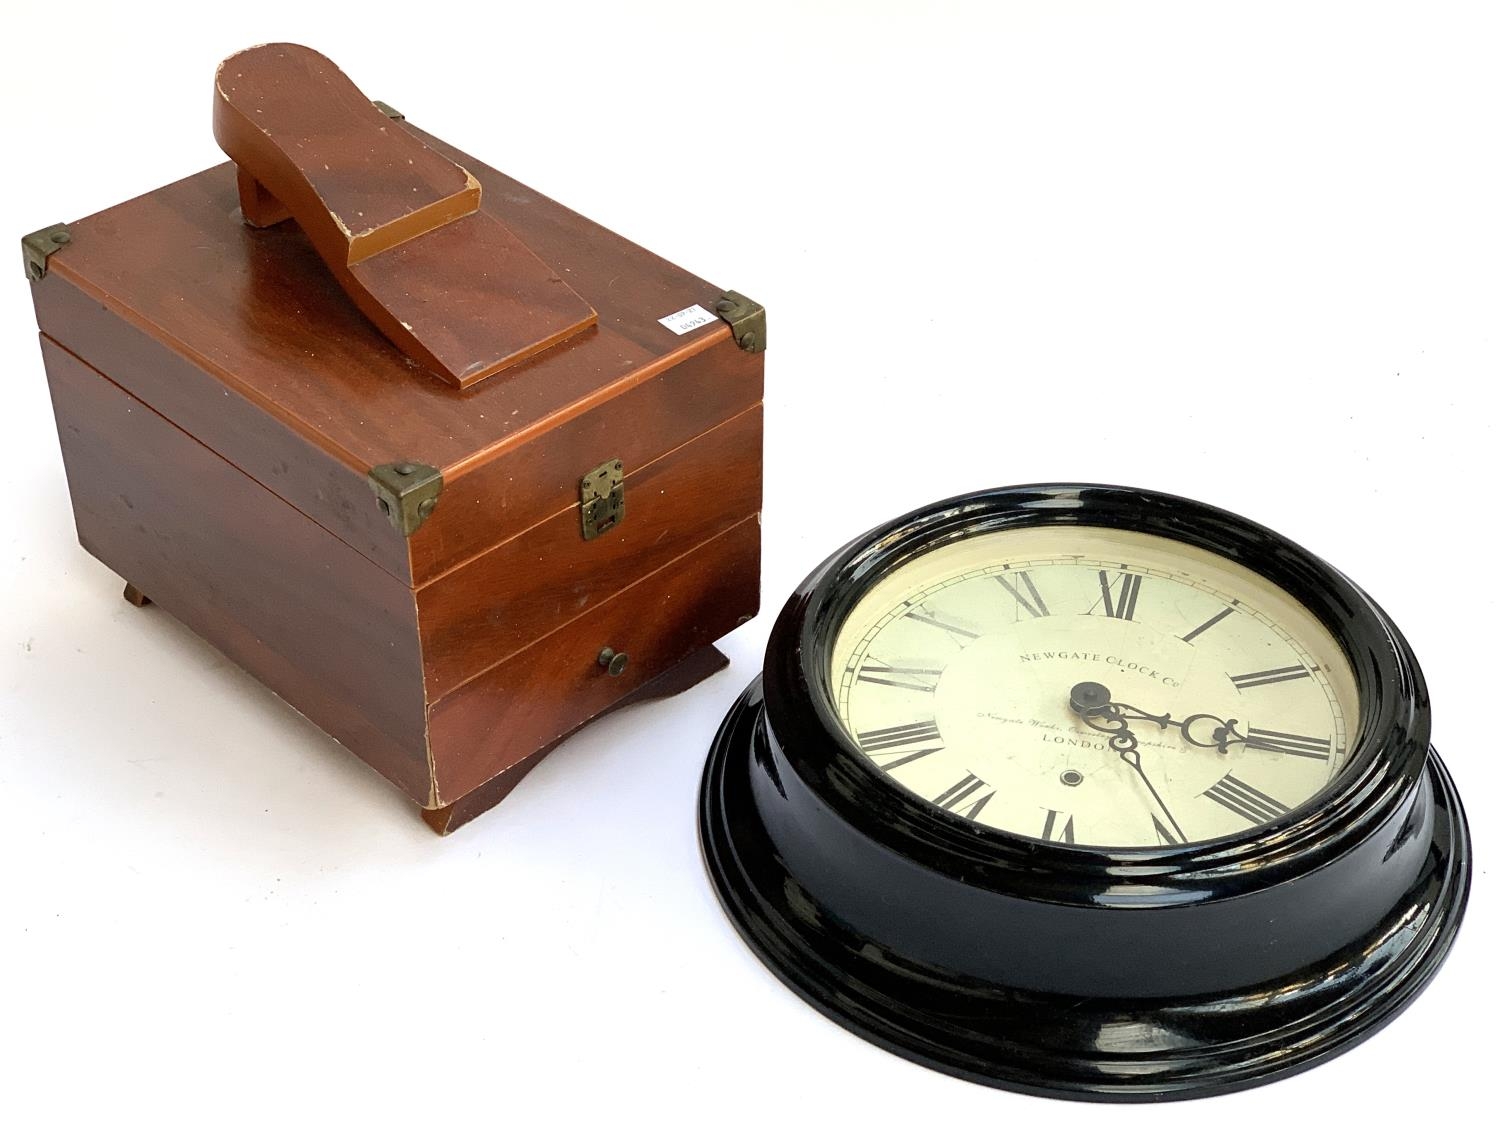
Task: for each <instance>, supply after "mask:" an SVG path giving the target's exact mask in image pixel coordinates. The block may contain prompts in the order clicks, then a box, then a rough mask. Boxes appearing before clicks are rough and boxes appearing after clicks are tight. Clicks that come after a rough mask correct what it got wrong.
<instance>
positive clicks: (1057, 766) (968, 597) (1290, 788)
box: [830, 525, 1358, 847]
mask: <svg viewBox="0 0 1500 1132" xmlns="http://www.w3.org/2000/svg"><path fill="white" fill-rule="evenodd" d="M830 675H831V677H832V681H833V687H834V689H835V693H836V702H837V708H838V712H839V715H840V717H841V718H842V720H843V722H844V725H845V727H846V728H847V729H848V731H849V734H850V735H851V736H852V737H853V738H854V740H855V742H856V743H857V745H858V746H859V747H860V749H861V750H862V751H863V752H864V754H865V756H866V757H867V758H869V760H870V761H871V763H872V764H873V765H874V766H876V767H877V768H878V769H879V770H880V771H882V772H883V773H884V774H886V775H888V776H889V777H890V779H891V781H893V782H895V783H897V784H899V785H900V786H901V787H903V788H904V789H906V790H909V791H911V792H912V793H914V794H916V795H918V796H920V797H922V798H924V799H926V800H927V801H928V802H929V803H931V804H932V805H934V806H936V807H939V808H941V809H944V810H947V811H949V812H950V813H953V814H956V815H959V816H960V817H963V818H966V819H968V820H969V821H973V822H977V823H979V824H982V825H986V826H992V827H994V828H997V829H1002V830H1006V831H1008V832H1011V833H1015V834H1020V835H1023V836H1026V837H1031V838H1035V839H1037V840H1041V841H1050V842H1056V843H1062V844H1074V845H1092V846H1112V847H1142V846H1156V845H1172V844H1184V843H1190V842H1198V841H1205V840H1210V839H1214V838H1218V837H1222V836H1225V835H1229V834H1235V833H1242V832H1244V831H1247V830H1254V829H1257V828H1259V827H1261V826H1264V825H1267V824H1269V823H1271V822H1273V821H1276V820H1277V819H1279V818H1280V817H1282V816H1283V815H1285V814H1287V813H1289V812H1290V811H1292V810H1294V809H1296V808H1297V807H1299V806H1301V805H1302V804H1304V803H1306V802H1307V801H1309V800H1310V799H1312V798H1313V797H1315V796H1316V795H1317V794H1319V793H1320V792H1321V791H1322V790H1323V789H1324V788H1326V787H1327V786H1328V785H1329V783H1330V782H1331V781H1332V780H1333V779H1334V778H1335V777H1336V776H1337V775H1338V774H1339V772H1340V770H1341V768H1342V767H1343V765H1344V763H1345V760H1346V756H1347V752H1348V751H1349V749H1350V746H1351V744H1352V742H1353V739H1354V736H1353V735H1351V734H1350V728H1351V726H1352V721H1354V720H1356V719H1357V718H1358V699H1357V693H1356V690H1355V680H1354V676H1353V674H1352V672H1351V670H1350V667H1349V664H1348V661H1347V659H1346V658H1345V656H1344V654H1343V652H1342V651H1341V650H1340V648H1339V647H1338V645H1337V644H1336V643H1335V642H1334V640H1333V638H1332V636H1331V635H1330V634H1329V632H1328V630H1327V629H1326V628H1324V626H1323V625H1322V624H1321V623H1320V622H1319V621H1318V620H1317V619H1316V618H1315V617H1314V616H1313V615H1312V614H1311V613H1310V612H1309V611H1308V610H1307V609H1306V608H1305V607H1304V606H1302V605H1301V604H1299V603H1298V602H1297V601H1295V600H1294V599H1293V598H1291V597H1290V596H1289V595H1288V594H1286V593H1285V592H1284V591H1282V590H1281V589H1279V588H1277V587H1275V586H1273V585H1272V584H1271V583H1269V582H1267V581H1266V580H1265V579H1264V578H1262V577H1260V576H1259V575H1258V574H1255V573H1254V572H1252V571H1250V570H1247V569H1246V568H1244V567H1243V566H1240V565H1238V564H1237V563H1235V562H1232V561H1231V560H1229V559H1227V558H1223V557H1220V556H1218V555H1214V554H1211V553H1209V552H1206V551H1202V550H1199V549H1197V548H1194V547H1190V546H1188V545H1186V544H1183V543H1178V542H1175V541H1173V540H1170V539H1166V538H1161V537H1158V536H1154V535H1147V534H1142V533H1137V532H1132V531H1124V530H1115V529H1109V528H1096V527H1078V526H1067V525H1048V526H1038V527H1025V528H1019V529H1014V530H1008V531H1000V532H994V533H989V534H982V535H976V536H973V537H970V538H967V539H964V540H962V541H959V542H956V543H952V544H949V545H947V546H944V547H942V548H940V549H937V550H933V551H930V552H928V553H925V554H921V555H919V556H917V557H915V558H913V559H911V560H910V561H908V562H906V563H905V564H903V565H902V566H900V567H898V568H897V569H895V570H894V571H892V572H891V573H890V574H888V575H887V576H886V577H884V578H883V579H882V580H881V581H880V582H878V583H877V584H876V585H875V586H873V587H872V588H871V589H870V590H869V592H867V593H866V594H864V595H863V597H862V598H861V599H860V600H859V601H858V602H857V603H856V604H855V606H854V607H853V609H852V610H851V612H850V613H849V615H848V616H847V618H846V619H845V621H844V623H843V625H842V627H841V628H840V630H839V632H838V635H837V638H836V641H835V644H834V649H833V659H832V671H831V674H830Z"/></svg>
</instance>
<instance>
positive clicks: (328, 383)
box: [29, 108, 764, 585]
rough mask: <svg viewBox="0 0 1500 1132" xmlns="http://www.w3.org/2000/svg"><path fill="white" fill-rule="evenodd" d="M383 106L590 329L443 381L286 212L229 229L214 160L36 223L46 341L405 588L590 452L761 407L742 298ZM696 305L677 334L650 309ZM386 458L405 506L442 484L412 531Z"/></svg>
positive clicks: (555, 498) (540, 514)
mask: <svg viewBox="0 0 1500 1132" xmlns="http://www.w3.org/2000/svg"><path fill="white" fill-rule="evenodd" d="M383 109H384V111H385V112H386V113H387V114H388V115H390V116H389V117H386V118H384V119H383V121H385V122H387V123H388V126H389V129H391V130H399V131H404V132H405V134H406V135H407V136H408V139H409V140H410V141H411V142H415V143H418V144H420V145H421V146H423V147H424V148H430V151H431V152H433V153H434V154H436V155H440V156H441V157H442V158H446V159H447V160H449V161H451V162H455V163H457V165H459V166H461V168H462V169H463V170H466V171H467V172H468V174H470V176H471V178H472V180H473V181H475V182H477V184H478V186H479V188H480V189H481V195H480V199H479V202H478V211H479V212H480V213H481V214H483V216H484V217H485V218H488V219H491V220H494V221H498V222H499V224H501V225H503V226H504V228H505V229H508V230H509V232H510V233H513V234H514V236H515V237H516V238H517V239H518V240H519V241H520V242H521V243H522V244H524V247H525V249H529V251H530V252H531V253H533V254H534V256H535V257H536V259H537V260H539V261H540V262H541V264H544V265H545V267H546V269H549V270H550V274H549V275H548V276H547V278H546V282H547V283H549V284H550V285H551V286H553V287H556V288H559V289H562V290H566V289H571V291H572V292H573V293H575V294H576V296H578V297H579V298H580V299H581V300H582V301H583V303H584V304H586V307H584V308H583V309H588V308H591V309H592V311H593V312H596V314H597V319H596V320H590V321H591V323H592V324H591V325H587V326H585V327H583V328H582V329H578V330H576V331H575V332H573V333H571V334H569V335H568V336H566V337H564V338H563V340H561V341H559V342H557V343H556V344H552V345H550V346H547V347H546V348H542V349H540V352H536V353H533V354H532V355H531V356H529V357H525V358H524V359H523V360H520V361H517V362H515V363H514V364H511V365H509V366H508V367H507V368H504V369H503V370H501V371H500V372H498V373H495V374H494V375H493V376H488V377H486V378H484V379H483V380H480V381H477V382H476V383H473V384H471V385H469V387H468V388H459V387H456V386H455V385H452V384H449V383H446V382H445V381H444V380H441V379H440V378H439V377H437V376H435V375H434V374H433V373H432V372H430V371H429V370H428V369H426V368H424V367H423V366H422V365H421V364H419V363H418V362H416V361H413V360H411V358H410V357H409V356H408V353H406V352H403V350H402V349H399V348H398V347H397V346H396V345H395V344H393V342H392V341H391V340H389V338H388V337H387V335H386V334H383V333H382V332H381V330H380V329H377V327H376V326H375V325H374V323H372V321H371V320H370V319H369V318H367V317H366V315H365V314H363V313H361V310H360V308H359V307H357V306H356V305H355V302H354V301H352V300H351V297H350V295H349V294H348V293H346V288H345V287H344V286H341V285H340V281H339V279H337V278H335V274H334V273H333V272H332V271H331V270H330V269H329V267H328V265H327V263H326V262H325V259H326V257H320V254H319V251H318V249H317V248H316V247H315V246H314V242H313V240H312V239H310V237H309V234H308V232H306V231H304V228H303V226H301V225H299V224H298V223H294V222H282V223H273V224H270V225H269V226H265V227H252V226H250V225H249V224H247V223H246V222H245V217H244V216H243V215H242V200H243V199H244V191H245V188H246V186H245V185H244V184H242V183H237V178H236V167H235V165H234V164H233V163H226V164H224V165H220V166H218V167H215V168H212V169H208V170H205V171H204V172H201V173H198V174H195V175H193V176H190V177H187V178H185V179H183V180H181V181H178V182H176V183H175V184H171V185H167V186H165V187H164V188H161V189H158V190H156V191H154V192H151V193H147V194H146V195H144V196H141V197H138V198H136V199H134V200H131V201H127V202H126V203H124V204H120V205H117V206H115V207H113V208H110V209H106V210H105V211H103V212H100V213H97V214H95V215H93V216H90V217H88V218H86V219H84V220H81V221H78V222H76V223H73V224H70V225H68V226H67V227H66V229H65V230H62V229H55V230H44V231H43V233H40V234H38V235H39V236H41V237H42V240H43V246H42V251H43V253H50V254H42V255H39V256H31V257H30V258H31V260H32V263H31V264H30V265H29V266H31V270H32V274H33V276H34V277H36V276H38V275H40V276H41V277H40V278H37V279H36V283H35V286H34V288H33V294H34V299H35V303H36V308H37V320H38V324H39V326H40V328H41V331H42V333H43V334H45V335H47V336H48V337H50V338H52V339H53V340H55V341H57V342H58V343H59V344H60V345H62V346H63V347H64V348H66V349H67V350H69V351H70V352H72V353H73V354H74V355H76V356H77V357H79V358H80V359H81V360H83V361H84V362H86V363H88V364H89V365H91V366H93V367H94V368H95V369H97V370H99V371H100V372H102V373H104V374H105V375H106V376H108V377H109V378H110V379H111V380H112V381H114V382H116V383H118V384H119V385H121V386H122V387H124V388H125V389H126V390H127V391H128V392H130V393H131V394H132V395H134V396H135V397H137V398H139V399H140V400H142V401H144V402H145V403H146V404H148V405H150V406H151V407H152V408H153V409H155V410H156V411H158V412H159V413H161V414H162V415H163V416H165V417H167V418H168V419H170V420H171V421H173V422H174V423H175V424H177V425H178V426H179V427H180V428H182V429H184V430H186V431H187V432H189V433H190V434H192V435H193V436H195V437H196V438H197V439H198V440H200V441H201V442H202V443H204V444H205V445H207V446H208V447H210V448H212V449H213V450H214V451H216V452H217V453H219V455H221V456H223V457H224V458H225V459H227V460H229V461H230V462H231V463H233V464H235V465H236V466H237V467H239V468H240V469H241V470H242V471H244V472H245V473H246V474H248V475H250V476H251V477H253V478H254V479H256V480H257V481H259V482H260V483H261V484H262V485H263V486H265V487H267V488H269V489H270V490H272V491H274V492H276V493H277V494H278V495H280V496H281V497H282V498H283V499H284V500H286V501H287V502H288V503H290V504H291V505H293V506H295V507H297V508H298V509H299V510H301V511H302V512H304V513H305V514H307V515H308V516H309V517H310V518H312V519H314V520H315V521H317V522H318V523H320V524H321V525H323V526H324V527H325V528H327V529H328V530H330V531H332V532H333V533H334V534H336V535H337V536H338V537H339V538H341V539H342V540H344V541H345V542H347V543H349V544H350V545H351V546H352V547H354V548H355V549H356V550H358V551H359V552H360V553H362V554H364V555H366V556H367V557H369V558H370V559H372V560H373V561H375V562H376V563H377V564H379V565H381V566H382V567H383V568H385V569H386V570H388V571H389V572H391V573H392V574H395V575H396V576H397V577H400V578H402V579H404V580H406V581H408V582H410V583H411V584H414V585H415V584H420V583H421V582H422V581H423V580H424V579H428V578H431V577H435V576H436V575H438V574H440V573H442V572H444V571H445V570H448V569H451V568H452V567H454V566H456V565H458V564H460V563H462V562H463V561H465V560H467V559H469V558H471V557H473V556H474V555H476V554H478V553H481V552H483V551H484V550H485V549H487V548H488V547H489V546H491V545H493V544H494V543H495V542H496V541H497V539H499V538H501V537H503V536H504V535H506V534H514V533H516V532H518V531H519V530H523V529H525V528H527V527H529V526H531V525H533V524H535V523H537V522H540V521H541V520H543V519H544V518H546V517H548V516H550V515H554V514H556V513H558V512H559V511H561V510H563V509H565V508H567V507H569V506H576V505H577V504H578V500H579V477H580V475H581V474H582V473H585V472H587V471H588V470H589V466H584V465H586V464H587V463H588V461H589V460H590V459H592V457H594V456H597V457H598V460H601V461H602V460H606V459H619V460H620V461H621V462H622V464H623V466H624V468H625V469H626V472H627V475H628V471H629V469H630V468H632V467H636V466H639V465H641V464H643V463H645V462H647V461H649V460H651V459H653V458H655V457H656V456H658V455H660V454H661V453H662V452H664V451H668V450H670V449H672V448H673V447H675V446H677V445H680V444H682V443H686V442H687V441H688V440H690V439H692V438H693V437H694V436H696V435H698V434H699V433H701V432H703V431H705V430H706V429H708V428H711V427H713V425H715V424H717V423H718V422H721V421H724V420H726V419H728V418H730V417H732V416H734V415H735V414H736V413H738V412H741V411H743V410H745V409H747V408H750V407H752V406H754V405H756V404H757V403H758V402H759V401H760V398H761V366H760V359H759V358H758V357H756V356H755V351H756V350H757V349H758V348H763V346H764V328H763V324H760V325H759V326H758V330H759V334H760V336H761V340H760V341H759V342H758V343H757V342H756V341H755V338H754V333H755V328H756V327H757V324H756V322H755V321H754V315H756V314H758V313H759V312H758V310H755V311H753V312H752V315H751V320H750V321H746V320H745V319H744V318H743V316H744V315H745V314H746V313H747V311H750V310H751V308H753V304H749V303H748V301H746V300H743V299H742V298H741V297H739V296H735V295H733V294H732V293H731V294H730V297H729V298H728V299H727V300H726V298H725V292H724V291H723V290H722V289H721V288H719V287H715V286H713V285H711V284H710V283H708V282H706V281H705V280H703V279H700V278H698V277H697V276H695V275H693V274H691V273H690V272H687V271H684V270H683V269H681V268H679V267H676V266H674V265H673V264H671V263H668V262H667V261H665V260H663V259H661V258H660V257H659V256H656V255H653V254H652V253H650V252H648V251H646V250H644V249H642V248H640V247H638V246H636V245H635V244H633V243H631V242H630V241H628V240H625V239H622V238H621V237H619V236H617V235H615V234H614V233H612V232H610V231H608V230H606V229H604V228H602V227H600V226H599V225H597V224H595V223H593V222H591V221H589V220H587V219H585V218H584V217H582V216H580V215H578V214H577V213H575V212H573V211H571V210H570V209H568V208H565V207H563V206H562V205H560V204H558V203H557V202H555V201H552V200H550V199H548V198H547V197H545V196H542V195H541V194H539V193H537V192H534V191H533V190H531V189H529V188H527V187H526V186H525V185H522V184H520V183H519V182H517V181H515V180H513V179H512V178H510V177H507V176H506V175H505V174H503V173H501V172H499V171H497V170H495V169H493V168H491V167H490V166H488V165H486V164H484V163H483V162H480V161H477V160H475V159H474V158H472V157H470V156H468V155H467V154H464V153H461V152H459V151H458V150H456V149H454V148H452V147H451V146H448V145H447V144H445V143H444V142H442V141H439V140H438V139H436V138H434V137H432V136H431V135H429V134H426V133H424V132H422V131H421V130H418V129H416V128H415V127H413V126H411V125H409V124H407V123H405V122H404V121H403V120H402V119H401V118H400V116H399V115H397V114H396V113H395V112H394V111H392V110H390V109H389V108H383ZM403 144H404V143H403ZM246 207H248V205H247V206H246ZM271 219H277V218H276V217H272V218H271ZM49 231H52V232H56V231H64V237H63V239H60V240H57V241H55V242H53V243H51V244H48V243H46V240H47V233H48V232H49ZM36 246H37V244H36V241H35V239H33V240H32V250H33V251H35V249H36ZM403 297H404V298H407V299H409V300H410V299H411V296H409V295H404V296H403ZM417 298H418V299H420V300H421V301H422V302H425V303H442V302H444V301H445V296H444V295H443V294H428V295H422V296H417ZM461 300H462V296H455V297H454V301H455V302H458V301H461ZM412 301H415V300H412ZM694 307H697V308H701V309H700V311H698V312H696V314H695V315H693V316H688V317H687V318H684V319H680V320H677V322H676V323H675V324H674V325H675V329H674V328H669V326H668V325H666V324H664V323H663V322H662V321H661V320H662V319H664V318H666V317H667V316H671V315H673V314H675V313H678V312H683V311H685V310H688V309H689V308H694ZM715 312H717V313H715ZM720 314H722V315H723V317H720ZM730 320H733V321H730ZM669 321H670V320H669ZM692 323H699V324H698V325H696V326H693V328H691V329H686V330H684V329H683V326H684V324H692ZM747 327H750V328H751V329H750V331H749V333H750V338H749V340H748V341H745V337H746V332H747ZM679 331H681V332H679ZM737 339H738V340H739V341H738V342H737ZM742 346H743V347H747V348H742ZM710 353H711V354H712V355H713V359H714V360H713V372H714V375H715V377H714V379H713V380H704V374H703V373H696V374H695V373H694V369H695V364H696V363H698V362H699V360H700V359H703V358H704V357H705V356H706V355H708V354H710ZM704 372H707V371H706V369H705V371H704ZM678 375H680V376H678ZM674 381H675V382H676V385H675V386H674V385H673V384H672V383H673V382H674ZM616 405H617V406H618V409H619V411H618V412H617V413H614V412H611V411H609V408H610V407H612V406H616ZM600 408H605V409H606V411H604V412H591V410H596V409H600ZM646 416H649V417H651V418H652V419H653V421H654V423H653V425H652V427H650V428H643V427H639V424H640V421H641V419H642V418H643V417H646ZM392 469H409V470H410V475H409V478H410V479H412V480H413V481H420V480H422V479H423V478H424V477H427V478H429V479H431V481H432V482H431V483H430V484H429V485H428V487H423V485H422V484H421V483H417V485H416V487H417V497H416V498H415V499H414V500H412V501H410V502H411V505H412V506H418V505H420V503H421V501H422V499H423V498H424V496H423V492H424V491H428V492H429V494H430V491H429V489H440V491H441V494H440V496H439V497H438V502H437V503H436V505H434V506H430V507H428V508H426V512H427V514H424V515H421V516H416V515H414V514H408V515H407V516H406V522H405V524H404V525H405V527H406V528H407V529H402V528H403V522H402V516H401V515H399V514H392V508H391V506H390V503H392V502H396V501H395V500H393V499H390V497H389V485H387V487H386V488H385V489H382V487H381V483H380V480H381V477H382V475H383V476H385V477H386V478H387V480H389V479H390V477H391V476H392V475H393V474H394V475H395V478H396V479H397V480H398V481H399V479H400V478H401V473H400V472H399V471H397V472H394V473H393V471H392ZM437 476H440V477H441V478H440V480H438V479H435V478H433V477H437ZM383 494H384V497H385V498H386V499H387V502H386V503H385V504H384V505H382V506H377V505H376V504H380V503H381V498H382V496H383Z"/></svg>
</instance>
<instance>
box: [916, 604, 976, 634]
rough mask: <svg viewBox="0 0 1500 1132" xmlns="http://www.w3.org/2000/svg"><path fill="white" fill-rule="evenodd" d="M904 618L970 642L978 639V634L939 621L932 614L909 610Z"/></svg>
mask: <svg viewBox="0 0 1500 1132" xmlns="http://www.w3.org/2000/svg"><path fill="white" fill-rule="evenodd" d="M906 616H908V617H910V618H911V619H912V620H913V621H920V622H922V624H924V625H935V626H936V627H937V628H939V629H942V630H943V631H944V632H947V633H952V634H954V635H955V636H959V637H968V638H969V639H970V640H977V639H978V637H979V634H978V633H975V632H972V631H970V630H968V629H963V628H960V627H959V626H957V625H952V624H949V623H948V622H947V621H940V620H939V619H938V618H936V617H934V616H932V614H930V613H924V612H922V611H921V610H920V609H909V610H907V611H906Z"/></svg>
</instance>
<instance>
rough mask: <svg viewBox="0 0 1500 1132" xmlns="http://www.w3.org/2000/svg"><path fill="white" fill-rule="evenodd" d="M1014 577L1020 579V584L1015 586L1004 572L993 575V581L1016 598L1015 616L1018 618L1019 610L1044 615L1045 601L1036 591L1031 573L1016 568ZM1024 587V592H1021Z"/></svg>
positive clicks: (1036, 615) (1045, 613)
mask: <svg viewBox="0 0 1500 1132" xmlns="http://www.w3.org/2000/svg"><path fill="white" fill-rule="evenodd" d="M1016 577H1017V578H1019V579H1020V581H1021V586H1017V585H1016V584H1015V583H1014V582H1012V581H1011V580H1010V579H1009V578H1007V577H1006V576H1005V575H1004V574H997V575H995V581H997V582H999V583H1000V584H1001V585H1002V586H1004V587H1005V589H1006V592H1007V593H1009V594H1010V596H1011V597H1013V598H1015V599H1016V617H1017V619H1018V620H1019V619H1020V611H1021V610H1023V609H1024V610H1025V611H1026V612H1027V613H1029V614H1031V616H1033V617H1046V616H1048V612H1047V603H1046V602H1045V601H1043V600H1042V595H1041V594H1039V593H1037V592H1036V583H1035V582H1033V581H1032V580H1031V575H1030V574H1028V573H1027V572H1026V571H1025V570H1017V571H1016ZM1021 587H1024V588H1025V590H1026V592H1025V593H1022V592H1021Z"/></svg>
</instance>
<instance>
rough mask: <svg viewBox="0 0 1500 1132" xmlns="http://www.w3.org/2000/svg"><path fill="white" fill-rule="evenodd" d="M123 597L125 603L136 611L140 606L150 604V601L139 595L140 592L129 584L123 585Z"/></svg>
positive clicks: (143, 595)
mask: <svg viewBox="0 0 1500 1132" xmlns="http://www.w3.org/2000/svg"><path fill="white" fill-rule="evenodd" d="M124 597H125V600H126V601H128V602H129V603H130V604H131V605H133V606H135V607H136V608H137V609H140V608H141V607H142V606H146V605H150V604H151V599H150V598H149V597H147V596H146V595H145V594H143V593H141V591H140V590H138V589H136V588H135V587H134V586H133V585H131V584H130V583H129V582H126V583H125V594H124Z"/></svg>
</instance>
